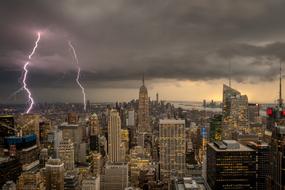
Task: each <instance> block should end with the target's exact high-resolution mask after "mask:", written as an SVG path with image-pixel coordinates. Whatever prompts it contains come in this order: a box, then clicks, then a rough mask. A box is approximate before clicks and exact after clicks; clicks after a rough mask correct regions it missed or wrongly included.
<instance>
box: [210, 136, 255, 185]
mask: <svg viewBox="0 0 285 190" xmlns="http://www.w3.org/2000/svg"><path fill="white" fill-rule="evenodd" d="M207 182H208V184H209V186H210V187H211V189H219V190H223V189H237V190H238V189H240V190H243V189H255V188H256V157H255V150H253V149H251V148H249V147H247V146H244V145H242V144H240V143H238V142H237V141H235V140H224V141H216V142H214V143H208V147H207Z"/></svg>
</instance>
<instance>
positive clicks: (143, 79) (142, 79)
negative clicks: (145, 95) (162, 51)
mask: <svg viewBox="0 0 285 190" xmlns="http://www.w3.org/2000/svg"><path fill="white" fill-rule="evenodd" d="M142 83H143V86H144V73H143V76H142Z"/></svg>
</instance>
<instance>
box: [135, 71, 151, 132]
mask: <svg viewBox="0 0 285 190" xmlns="http://www.w3.org/2000/svg"><path fill="white" fill-rule="evenodd" d="M142 82H143V85H142V86H141V87H140V92H139V108H138V131H139V132H140V133H143V132H151V130H150V119H149V97H148V93H147V88H146V87H145V85H144V76H143V79H142Z"/></svg>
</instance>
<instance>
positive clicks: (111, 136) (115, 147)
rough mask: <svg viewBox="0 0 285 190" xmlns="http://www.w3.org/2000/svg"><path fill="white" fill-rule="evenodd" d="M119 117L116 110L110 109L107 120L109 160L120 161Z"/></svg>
mask: <svg viewBox="0 0 285 190" xmlns="http://www.w3.org/2000/svg"><path fill="white" fill-rule="evenodd" d="M120 146H121V119H120V115H119V113H118V112H117V111H116V110H111V112H110V117H109V122H108V156H109V161H110V162H120V161H121V158H122V157H121V154H120V152H121V148H120Z"/></svg>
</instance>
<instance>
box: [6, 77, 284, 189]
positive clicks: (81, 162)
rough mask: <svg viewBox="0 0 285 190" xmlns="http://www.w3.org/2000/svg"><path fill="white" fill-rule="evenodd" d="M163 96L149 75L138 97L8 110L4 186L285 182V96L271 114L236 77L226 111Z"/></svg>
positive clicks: (268, 185) (273, 185) (266, 185)
mask: <svg viewBox="0 0 285 190" xmlns="http://www.w3.org/2000/svg"><path fill="white" fill-rule="evenodd" d="M156 97H157V98H156V100H154V101H151V100H150V98H149V96H148V91H147V87H146V85H145V81H144V78H143V84H142V86H141V87H140V90H139V99H138V100H133V101H131V102H128V103H115V104H108V105H99V104H91V103H88V105H87V111H85V112H82V111H78V112H76V110H73V109H74V107H73V106H71V107H68V108H66V107H65V106H64V105H61V106H62V109H60V107H58V106H54V107H53V108H54V110H53V109H52V108H51V106H49V105H45V106H43V107H40V108H38V109H42V110H48V111H41V112H40V113H41V114H18V113H15V114H12V115H4V114H3V115H1V116H0V188H2V189H3V190H6V189H7V190H8V189H9V190H15V189H19V190H28V189H29V190H79V189H83V190H99V189H102V190H132V189H134V190H136V189H144V190H145V189H154V190H156V189H157V190H158V189H166V190H168V189H169V190H207V189H217V190H223V189H225V190H227V189H228V190H230V189H235V190H238V189H240V190H242V189H258V190H259V189H260V190H263V189H264V190H265V189H272V190H284V189H285V117H284V118H283V116H285V109H284V108H283V103H282V98H281V97H280V98H279V99H280V102H279V104H278V105H276V106H275V107H274V106H273V107H270V108H268V109H267V110H266V113H267V115H262V114H260V113H261V112H262V106H261V105H259V104H252V103H248V98H247V96H246V95H241V93H240V92H239V91H237V90H235V89H233V88H232V87H230V86H227V85H224V86H223V102H222V103H221V108H222V109H221V111H212V110H211V109H206V107H207V104H206V102H204V109H201V110H197V109H193V110H187V109H182V108H178V107H175V106H174V105H173V104H171V103H167V102H164V101H159V99H158V98H159V96H158V94H157V96H156ZM209 105H210V106H211V107H213V106H214V105H216V103H213V102H212V103H211V104H209ZM66 106H67V105H66ZM69 108H70V109H69ZM75 108H76V106H75ZM60 110H61V111H60Z"/></svg>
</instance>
